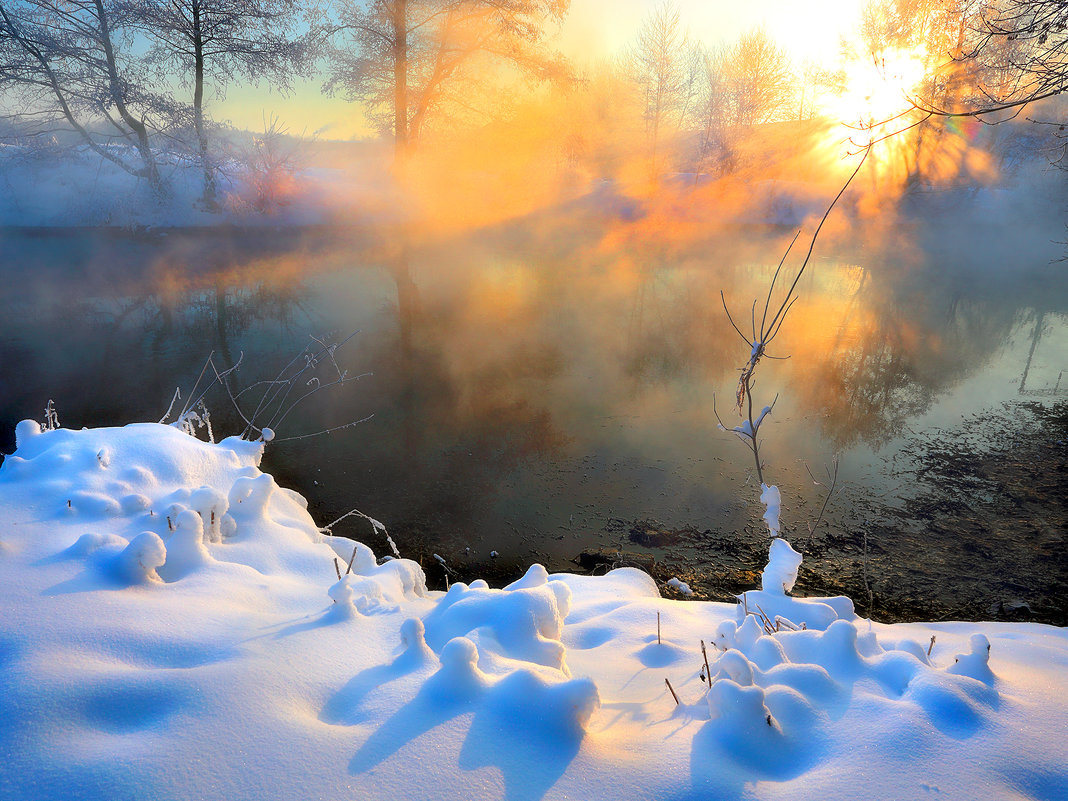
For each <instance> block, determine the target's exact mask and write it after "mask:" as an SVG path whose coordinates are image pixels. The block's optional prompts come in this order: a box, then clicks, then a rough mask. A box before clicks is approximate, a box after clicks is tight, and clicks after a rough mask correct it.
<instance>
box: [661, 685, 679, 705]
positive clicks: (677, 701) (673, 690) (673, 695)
mask: <svg viewBox="0 0 1068 801" xmlns="http://www.w3.org/2000/svg"><path fill="white" fill-rule="evenodd" d="M664 684H666V685H667V688H668V692H670V693H671V697H672V698H674V699H675V706H682V701H680V700H679V696H678V693H676V692H675V688H674V687H672V686H671V682H670V681H668V680H667V679H664Z"/></svg>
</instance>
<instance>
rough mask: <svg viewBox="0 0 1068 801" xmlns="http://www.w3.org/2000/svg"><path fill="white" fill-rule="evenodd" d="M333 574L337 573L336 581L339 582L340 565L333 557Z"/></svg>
mask: <svg viewBox="0 0 1068 801" xmlns="http://www.w3.org/2000/svg"><path fill="white" fill-rule="evenodd" d="M334 572H335V573H337V580H338V581H341V563H340V562H338V560H337V557H336V556H335V557H334Z"/></svg>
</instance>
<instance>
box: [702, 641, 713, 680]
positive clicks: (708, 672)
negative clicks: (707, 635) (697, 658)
mask: <svg viewBox="0 0 1068 801" xmlns="http://www.w3.org/2000/svg"><path fill="white" fill-rule="evenodd" d="M701 656H702V657H704V660H705V678H706V679H708V686H709V687H711V686H712V671H711V670H710V669H709V667H708V651H706V650H705V641H704V640H701Z"/></svg>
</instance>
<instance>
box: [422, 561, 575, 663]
mask: <svg viewBox="0 0 1068 801" xmlns="http://www.w3.org/2000/svg"><path fill="white" fill-rule="evenodd" d="M570 608H571V590H570V589H569V588H568V587H567V585H566V584H563V583H561V582H557V581H549V577H548V573H547V572H546V570H545V568H544V567H542V566H541V565H534V566H532V567H531V568H530V569H529V570H528V571H527V573H526V575H525V576H523V578H521V579H519V580H518V581H516V582H515V583H513V584H511V585H509V586H508V587H505V588H504V589H503V590H494V589H490V588H488V587H473V586H468V585H466V584H464V583H462V582H457V583H455V584H453V585H452V586H451V587H450V588H449V591H448V592H447V593H446V594H445V597H444V598H442V599H441V600H440V601H439V602H438V604H437V605H436V606H435V607H434V610H433V611H432V612H431V613H430V614H429V615H427V617H426V618H425V619H424V621H423V622H424V623H425V625H426V637H427V642H428V643H429V645H430V647H431V648H433V649H434V650H435V651H439V652H440V651H441V650H442V649H443V648H444V647H445V644H446V643H447V642H448V641H450V640H453V639H454V638H457V637H468V638H470V639H471V640H473V641H474V642H475V643H476V644H477V648H478V652H479V656H480V658H481V659H482V660H484V661H485V662H486V664H487V665H490V666H491V669H500V670H503V671H507V670H508V669H509V665H510V663H513V662H516V661H518V662H529V663H533V664H535V665H542V666H545V667H548V668H552V669H553V670H555V671H559V672H560V673H562V674H563V675H565V676H568V675H570V672H569V671H568V668H567V664H566V660H565V653H566V649H565V648H564V645H563V643H562V642H561V641H560V634H561V632H562V631H563V625H564V618H565V617H567V613H568V611H569V610H570Z"/></svg>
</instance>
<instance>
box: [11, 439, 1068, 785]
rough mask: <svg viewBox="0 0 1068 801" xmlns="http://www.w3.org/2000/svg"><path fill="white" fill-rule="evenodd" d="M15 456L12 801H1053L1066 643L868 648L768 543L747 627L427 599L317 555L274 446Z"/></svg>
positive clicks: (487, 593) (632, 609) (956, 631)
mask: <svg viewBox="0 0 1068 801" xmlns="http://www.w3.org/2000/svg"><path fill="white" fill-rule="evenodd" d="M17 439H18V448H17V452H16V453H15V454H14V455H13V456H11V457H9V458H7V459H6V460H5V462H4V464H3V467H2V468H0V798H3V799H5V800H6V799H20V800H21V799H41V800H42V801H43V800H45V799H73V798H77V799H107V800H108V801H112V800H113V799H127V798H137V799H163V798H167V799H227V801H240V799H250V800H252V799H255V801H263V799H302V800H303V799H318V798H322V799H342V798H358V799H390V801H407V800H408V799H475V798H477V799H483V798H485V799H497V798H508V799H531V800H534V799H541V798H550V799H563V798H576V799H592V801H600V800H601V799H604V800H606V801H607V799H742V798H746V799H790V800H791V801H797V800H798V799H820V800H821V801H831V800H833V799H843V800H844V799H909V800H911V799H940V800H945V799H962V800H963V799H968V800H969V801H972V800H973V799H992V800H993V799H998V801H1001V800H1002V799H1005V800H1010V799H1046V800H1047V801H1052V800H1053V799H1060V800H1063V799H1065V798H1068V750H1066V747H1065V744H1064V737H1063V733H1064V732H1065V731H1068V699H1066V698H1065V693H1064V686H1065V680H1066V678H1068V635H1066V632H1065V631H1064V630H1062V629H1058V628H1054V627H1050V626H1042V625H1031V624H994V623H982V624H971V623H938V624H898V625H881V624H878V623H872V622H870V621H868V620H864V619H860V618H858V617H857V616H856V615H855V613H854V611H853V606H852V604H851V603H850V602H849V600H848V599H846V598H827V599H800V598H794V597H791V596H790V595H789V591H790V589H791V587H792V586H793V582H794V580H795V578H796V573H797V566H798V564H799V563H800V555H799V554H797V552H796V551H794V550H793V549H792V548H790V546H789V545H788V544H787V543H786V542H785V541H784V540H781V539H776V540H773V541H772V550H771V555H770V564H769V567H768V570H767V571H766V572H765V574H764V579H763V585H762V587H761V589H754V590H753V591H752V592H747V593H745V595H744V597H743V598H742V599H741V602H740V603H739V604H738V605H728V604H715V603H703V602H692V601H690V602H682V601H669V600H665V599H662V598H661V597H660V596H659V593H658V591H657V587H656V585H655V583H654V582H653V580H652V579H650V578H649V577H648V576H647V575H645V574H644V573H641V572H639V571H637V570H634V569H629V568H623V569H619V570H614V571H612V572H611V573H609V574H608V575H606V576H601V577H588V576H574V575H548V574H547V573H546V571H545V570H544V568H542V567H541V566H539V565H533V566H531V568H530V569H529V571H528V572H527V573H526V575H525V576H524V577H523V578H522V579H520V580H519V581H516V582H515V583H513V584H512V585H511V586H509V587H506V588H504V589H491V588H489V587H488V586H487V585H486V584H485V582H481V581H475V582H472V583H471V584H470V585H465V584H460V583H456V584H453V585H452V587H451V588H450V590H449V591H448V592H447V593H441V592H430V591H428V590H427V589H426V586H425V578H424V575H423V573H422V570H421V569H420V567H419V566H418V565H417V564H415V563H414V562H411V561H408V560H405V559H398V558H393V557H385V558H376V556H375V554H373V553H372V552H371V550H370V549H369V548H367V547H366V546H364V545H362V544H360V543H356V542H353V541H351V540H348V539H345V538H341V537H335V536H331V535H329V534H327V533H324V532H322V531H320V529H319V528H318V526H317V524H316V522H315V521H313V520H312V518H311V517H310V516H309V514H308V511H307V504H306V502H305V501H304V499H303V498H301V497H300V496H299V495H297V494H296V493H294V492H291V491H289V490H286V489H284V488H281V487H279V486H278V485H277V484H276V483H275V481H274V479H273V478H272V477H271V476H269V475H266V474H264V473H262V472H261V471H260V470H259V468H258V464H259V459H260V456H261V454H262V452H263V448H264V447H270V446H269V445H266V444H265V443H264V442H245V441H241V440H238V439H233V438H231V439H226V440H224V441H222V442H220V443H218V444H209V443H206V442H202V441H200V440H197V439H195V438H193V437H192V436H189V435H188V434H186V433H184V432H183V431H181V430H179V429H178V428H175V427H170V426H164V425H156V424H140V425H129V426H125V427H123V428H111V429H98V430H82V431H70V430H64V429H58V430H49V431H42V430H41V428H40V426H39V425H38V424H36V423H33V422H25V423H22V424H20V426H19V427H18V431H17ZM398 545H399V549H400V551H401V553H403V550H404V548H403V543H398ZM335 559H336V560H337V561H336V563H337V564H338V565H339V568H340V571H341V572H342V573H344V572H345V569H346V567H347V566H348V565H349V564H350V562H351V565H352V567H351V572H349V573H348V574H346V575H344V576H343V578H342V579H341V580H340V581H338V580H337V575H336V572H335ZM658 615H659V618H660V634H661V636H660V641H659V642H658V637H657V618H658ZM932 638H933V645H932ZM702 641H703V643H704V645H705V651H706V653H707V660H708V674H709V675H708V679H709V682H710V685H711V686H709V683H706V682H705V679H704V676H705V659H704V657H703V656H702ZM928 651H929V653H928ZM665 679H667V680H668V681H669V682H670V684H671V687H672V689H673V690H674V692H675V693H677V695H678V697H679V701H680V703H679V704H678V705H676V702H675V700H674V699H673V697H672V694H671V692H670V691H669V689H668V686H667V683H666V682H665Z"/></svg>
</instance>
